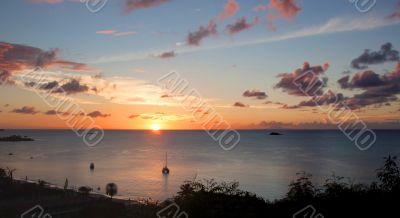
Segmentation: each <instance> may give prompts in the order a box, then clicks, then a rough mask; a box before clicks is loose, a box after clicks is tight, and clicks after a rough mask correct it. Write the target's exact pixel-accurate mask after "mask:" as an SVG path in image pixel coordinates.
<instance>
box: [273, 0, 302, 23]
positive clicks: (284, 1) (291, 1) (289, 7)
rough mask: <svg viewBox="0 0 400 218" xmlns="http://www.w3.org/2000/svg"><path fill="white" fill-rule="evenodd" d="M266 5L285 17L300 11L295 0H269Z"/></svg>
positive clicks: (288, 17) (293, 15)
mask: <svg viewBox="0 0 400 218" xmlns="http://www.w3.org/2000/svg"><path fill="white" fill-rule="evenodd" d="M268 7H269V9H272V10H275V11H277V12H278V14H279V15H280V16H281V17H283V18H285V19H292V18H294V17H295V16H296V15H297V14H298V13H299V12H300V11H301V8H300V7H299V6H297V5H296V2H295V0H271V2H270V3H269V5H268Z"/></svg>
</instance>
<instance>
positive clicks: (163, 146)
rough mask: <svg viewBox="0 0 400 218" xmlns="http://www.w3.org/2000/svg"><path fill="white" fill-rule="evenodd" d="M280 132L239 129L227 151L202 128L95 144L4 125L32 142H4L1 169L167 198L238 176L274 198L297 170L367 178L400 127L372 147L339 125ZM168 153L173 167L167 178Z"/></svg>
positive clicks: (395, 147)
mask: <svg viewBox="0 0 400 218" xmlns="http://www.w3.org/2000/svg"><path fill="white" fill-rule="evenodd" d="M279 132H280V133H283V135H280V136H271V135H269V132H268V131H265V130H247V131H239V133H240V136H241V140H240V143H239V144H238V145H237V146H236V147H235V149H233V150H231V151H225V150H223V149H222V148H221V147H220V146H219V145H218V143H217V142H215V141H213V140H212V138H211V137H210V136H208V135H207V133H205V132H204V131H200V130H199V131H160V132H154V131H128V130H126V131H119V130H118V131H111V130H110V131H105V137H104V139H103V140H102V142H101V143H100V144H98V145H97V146H95V147H92V148H90V147H87V146H86V145H85V144H84V142H83V141H82V138H79V137H78V136H76V135H75V133H74V132H72V131H70V130H6V131H0V137H2V136H9V135H13V134H17V135H23V136H28V137H31V138H34V139H35V141H33V142H0V167H1V168H5V167H9V168H15V169H16V171H15V173H14V177H15V178H18V179H25V177H28V179H29V180H35V181H37V180H39V179H41V180H45V181H47V182H50V183H52V184H55V185H57V186H60V187H63V186H64V182H65V180H66V178H68V181H69V186H70V187H72V186H74V187H80V186H90V187H92V188H93V189H94V190H97V188H98V187H100V191H99V192H100V193H104V187H105V186H106V184H107V183H109V182H114V183H116V184H117V185H118V197H119V198H124V199H143V198H151V199H153V200H164V199H166V198H169V197H172V196H174V195H175V194H176V192H177V191H179V187H180V185H181V184H182V183H183V182H184V181H186V180H193V179H196V180H202V179H215V180H217V181H227V182H230V181H238V182H239V183H240V188H241V189H243V190H246V191H250V192H254V193H256V194H257V195H259V196H262V197H264V198H265V199H269V200H273V199H276V198H282V197H284V196H285V194H286V192H287V190H288V184H289V183H290V182H291V181H292V180H294V179H295V178H296V173H298V172H302V171H306V172H307V173H311V174H312V175H313V181H314V182H315V183H317V184H319V185H322V184H323V183H324V181H325V179H327V178H329V177H330V176H331V175H332V173H335V174H336V175H339V176H345V177H348V178H349V180H348V181H349V182H353V183H357V182H362V183H369V182H371V181H374V180H375V174H376V169H377V168H379V167H381V166H382V164H383V157H384V156H387V155H398V156H399V155H400V145H399V141H400V131H399V130H376V131H375V133H376V134H377V141H376V143H375V144H374V145H373V146H372V147H371V148H370V149H369V150H367V151H361V150H359V149H358V148H357V147H356V145H355V144H354V143H353V142H352V141H350V140H349V139H347V137H346V136H345V135H343V134H342V133H341V132H340V131H338V130H302V131H300V130H280V131H279ZM166 152H167V153H168V167H169V169H170V171H171V172H170V174H169V175H168V176H163V175H162V173H161V170H162V168H163V166H164V163H165V153H166ZM10 153H12V155H9V154H10ZM92 162H93V163H94V165H95V169H94V170H93V171H91V170H90V169H89V165H90V163H92Z"/></svg>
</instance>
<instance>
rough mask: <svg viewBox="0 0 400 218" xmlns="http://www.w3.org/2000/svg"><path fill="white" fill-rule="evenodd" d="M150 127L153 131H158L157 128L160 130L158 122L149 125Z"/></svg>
mask: <svg viewBox="0 0 400 218" xmlns="http://www.w3.org/2000/svg"><path fill="white" fill-rule="evenodd" d="M151 129H152V130H153V131H158V130H160V129H161V127H160V125H159V124H156V123H155V124H153V125H151Z"/></svg>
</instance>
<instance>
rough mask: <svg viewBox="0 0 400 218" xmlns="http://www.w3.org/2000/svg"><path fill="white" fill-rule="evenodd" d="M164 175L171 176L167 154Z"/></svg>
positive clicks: (166, 155) (166, 154)
mask: <svg viewBox="0 0 400 218" xmlns="http://www.w3.org/2000/svg"><path fill="white" fill-rule="evenodd" d="M162 173H163V174H164V175H168V174H169V169H168V153H167V152H166V153H165V166H164V168H163V169H162Z"/></svg>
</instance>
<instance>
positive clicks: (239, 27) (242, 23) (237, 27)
mask: <svg viewBox="0 0 400 218" xmlns="http://www.w3.org/2000/svg"><path fill="white" fill-rule="evenodd" d="M259 22H260V19H259V18H258V17H256V18H254V20H253V22H251V23H248V22H247V20H246V18H244V17H243V18H240V19H239V20H237V21H236V22H235V23H234V24H230V25H228V26H227V29H228V32H229V33H230V34H236V33H239V32H242V31H244V30H247V29H250V28H252V27H253V26H255V25H257V24H258V23H259Z"/></svg>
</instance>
